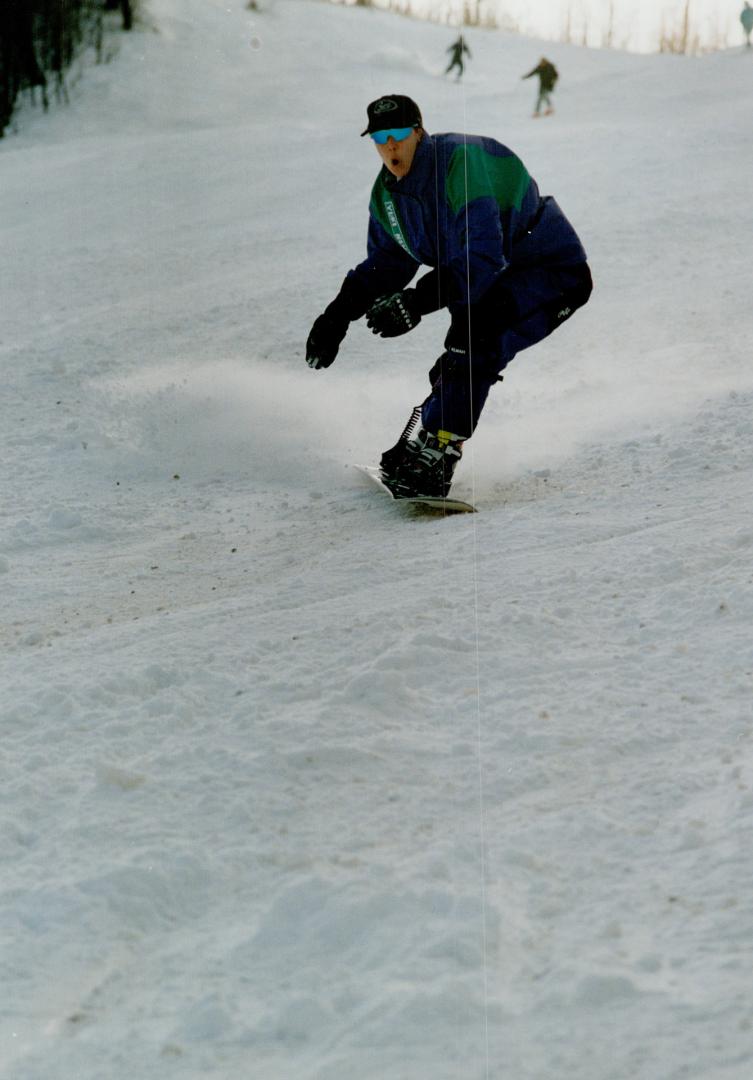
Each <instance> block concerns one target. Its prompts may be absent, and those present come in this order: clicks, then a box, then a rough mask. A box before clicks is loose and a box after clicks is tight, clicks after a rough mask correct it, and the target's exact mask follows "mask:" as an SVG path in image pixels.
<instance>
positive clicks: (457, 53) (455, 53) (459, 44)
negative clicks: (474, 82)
mask: <svg viewBox="0 0 753 1080" xmlns="http://www.w3.org/2000/svg"><path fill="white" fill-rule="evenodd" d="M446 52H448V53H452V55H451V57H450V63H449V65H448V67H447V70H446V71H445V75H449V74H450V72H451V71H452V70H453V68H457V69H458V74H457V79H456V82H459V81H460V78H461V76H462V74H463V72H464V71H465V62H464V60H463V56H464V55H465V56H468V57H470V55H471V50H470V49H469V48H468V46H467V45H466V43H465V38H464V37H463V35H462V34H460V35H459V37H458V40H457V41H454V42H453V43H452V45H450V46H449V47H448V48H447V50H446Z"/></svg>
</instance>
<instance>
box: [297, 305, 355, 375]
mask: <svg viewBox="0 0 753 1080" xmlns="http://www.w3.org/2000/svg"><path fill="white" fill-rule="evenodd" d="M347 332H348V322H347V321H345V320H343V319H338V318H336V317H333V316H332V315H329V314H327V312H326V311H325V312H324V314H322V315H320V316H319V318H318V319H316V320H315V322H314V325H313V326H312V327H311V333H310V334H309V336H308V340H307V342H306V363H307V364H308V366H309V367H310V368H314V369H315V370H318V369H319V368H327V367H329V366H330V364H331V363H332V361H333V360H334V359H335V357H336V356H337V352H338V349H339V348H340V344H341V342H342V340H343V338H344V337H345V335H346V334H347Z"/></svg>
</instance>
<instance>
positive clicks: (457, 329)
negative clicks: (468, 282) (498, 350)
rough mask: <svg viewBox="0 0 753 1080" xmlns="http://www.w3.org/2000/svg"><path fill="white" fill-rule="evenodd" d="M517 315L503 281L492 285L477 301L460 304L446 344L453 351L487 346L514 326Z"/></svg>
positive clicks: (464, 351)
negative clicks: (463, 306) (463, 305)
mask: <svg viewBox="0 0 753 1080" xmlns="http://www.w3.org/2000/svg"><path fill="white" fill-rule="evenodd" d="M517 318H518V315H517V307H516V305H515V301H514V300H513V298H512V296H511V295H510V294H509V293H508V292H507V290H506V289H505V288H503V287H502V286H501V285H499V284H496V285H493V286H492V287H491V289H490V290H489V292H488V293H487V294H486V295H485V296H482V297H481V299H480V300H479V301H477V302H476V303H475V304H471V305H470V307H466V308H458V310H457V311H456V312H455V313H454V315H453V316H452V322H451V323H450V329H449V330H448V331H447V337H446V338H445V339H444V347H445V349H447V351H448V352H451V353H468V352H469V351H470V350H474V351H475V350H479V349H485V348H487V347H488V346H489V345H491V344H493V342H494V340H495V339H496V338H498V337H499V335H500V334H502V333H503V332H504V331H505V330H506V329H508V328H509V327H510V326H513V325H514V324H515V322H516V321H517Z"/></svg>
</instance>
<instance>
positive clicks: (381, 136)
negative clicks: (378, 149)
mask: <svg viewBox="0 0 753 1080" xmlns="http://www.w3.org/2000/svg"><path fill="white" fill-rule="evenodd" d="M413 130H414V129H413V128H412V127H407V128H386V130H385V131H373V132H372V133H371V137H372V139H373V140H374V142H375V143H379V145H380V146H384V144H385V143H386V142H387V140H388V139H389V137H390V135H391V136H392V138H393V139H394V140H395V142H402V141H403V139H407V138H408V136H409V135H410V133H411V131H413Z"/></svg>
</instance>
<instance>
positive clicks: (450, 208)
mask: <svg viewBox="0 0 753 1080" xmlns="http://www.w3.org/2000/svg"><path fill="white" fill-rule="evenodd" d="M367 116H368V125H367V127H366V130H365V131H363V132H361V134H362V135H366V134H369V135H370V136H371V138H372V139H373V141H374V143H375V144H376V150H377V153H378V154H379V156H380V158H381V159H382V169H381V171H380V173H379V175H378V177H377V179H376V182H375V184H374V186H373V188H372V192H371V201H370V206H369V213H370V219H369V233H368V244H367V256H366V259H364V261H363V262H361V263H359V264H358V266H356V267H355V269H353V270H350V271H349V272H348V274H347V275H346V277H345V280H344V281H343V284H342V286H341V288H340V292H339V293H338V295H337V296H336V297H335V299H334V300H333V301H332V303H331V304H329V306H328V307H327V308H326V309H325V311H324V313H323V314H322V315H320V316H319V317H318V318H317V319H316V320H315V322H314V325H313V327H312V329H311V333H310V334H309V337H308V341H307V342H306V361H307V363H308V365H309V366H310V367H312V368H316V369H319V368H326V367H329V366H330V364H331V363H332V362H333V360H334V359H335V357H336V356H337V352H338V349H339V347H340V345H341V343H342V341H343V339H344V338H345V335H346V332H347V330H348V326H349V324H350V323H351V322H353V321H355V320H356V319H360V318H361V316H362V315H364V314H365V315H366V321H367V325H368V326H369V328H370V329H371V330H372V332H373V333H374V334H379V335H380V336H381V337H397V336H399V335H400V334H405V333H407V332H408V331H409V330H412V329H413V328H414V327H415V326H417V325H418V323H419V322H420V321H421V317H422V316H423V315H428V314H429V313H431V312H434V311H438V310H439V309H440V308H447V309H448V310H449V313H450V319H451V321H450V327H449V330H448V331H447V335H446V337H445V340H444V352H443V353H442V355H441V356H440V357H439V359H438V360H437V361H436V362H435V363H434V365H433V366H432V368H431V371H430V372H429V381H430V383H431V392H430V393H429V396H428V397H427V398H426V400H425V401H424V402H423V404H422V405H421V406H420V407H418V408H417V409H415V410H414V415H413V417H412V418H411V421H409V423H408V425H407V426H406V429H405V431H404V432H403V434H402V435H401V437H400V438H399V439H398V441H397V443H396V445H395V446H393V447H392V449H390V450H387V451H386V452H385V453H384V454H383V455H382V459H381V472H382V479H383V481H384V483H385V484H386V485H387V487H389V489H390V490H391V491H392V492H393V494H394V495H395V496H396V497H397V498H408V497H412V496H416V495H428V496H435V497H436V496H439V497H441V498H446V497H447V494H448V492H449V488H450V483H451V481H452V473H453V470H454V468H455V466H456V465H457V463H458V461H459V460H460V456H461V453H462V447H463V442H464V441H465V440H466V439H468V438H469V437H470V436H471V435H472V434H473V431H474V430H475V427H476V424H477V423H478V419H479V416H480V415H481V411H482V409H483V407H484V403H485V402H486V398H487V395H488V393H489V390H490V389H491V387H492V386H493V385H494V383H495V382H498V381H499V378H500V373H501V372H502V371H503V369H504V368H505V367H506V366H507V364H509V362H510V361H511V360H512V358H513V357H514V356H515V354H516V353H518V352H520V351H521V350H522V349H527V348H528V347H529V346H530V345H534V344H536V342H538V341H541V340H542V339H543V338H545V337H547V336H548V335H549V334H551V333H552V331H553V330H556V329H557V327H558V326H560V325H561V324H562V323H563V322H564V321H565V320H566V319H568V318H569V317H570V316H571V315H572V314H573V312H574V311H575V310H576V309H577V308H579V307H581V306H582V305H583V304H585V303H586V301H587V300H588V298H589V296H590V294H591V289H592V282H591V273H590V270H589V268H588V264H587V262H586V253H585V251H584V250H583V247H582V245H581V242H580V240H579V239H578V237H577V235H576V233H575V230H574V229H573V227H572V225H571V224H570V223H569V221H568V220H567V218H566V217H565V215H564V214H563V213H562V211H561V210H560V208H559V206H558V205H557V203H556V202H555V201H554V199H553V198H552V197H551V196H546V197H544V198H541V197H540V195H539V189H538V187H537V185H536V182H535V180H534V179H533V178H532V177H531V176H530V175H529V173H528V171H527V169H526V167H525V165H524V164H523V162H522V161H521V160H520V158H518V157H517V156H516V155H515V154H514V153H513V152H512V151H511V150H509V149H508V148H507V147H506V146H502V145H501V143H498V142H497V141H496V140H494V139H491V138H486V137H484V136H479V135H466V134H442V135H429V134H428V133H427V132H426V131H425V130H424V127H423V121H422V119H421V112H420V110H419V108H418V106H417V105H416V103H415V102H414V101H412V100H411V99H410V98H409V97H405V96H403V95H401V94H387V95H385V96H384V97H381V98H378V99H377V100H376V101H372V102H371V104H370V105H369V106H368V109H367ZM421 264H423V265H426V266H430V267H431V268H432V269H431V270H430V271H429V273H428V274H424V276H423V277H421V278H420V279H419V280H418V282H417V284H416V286H415V288H410V289H409V288H406V286H407V285H408V282H409V281H410V280H411V279H412V278H413V276H414V275H415V273H416V271H417V270H418V268H419V266H420V265H421ZM419 417H420V421H421V426H420V427H419V429H418V432H417V433H416V434H415V435H414V436H413V437H412V438H411V437H410V436H411V432H412V430H413V428H414V427H415V425H416V424H417V423H418V420H419Z"/></svg>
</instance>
